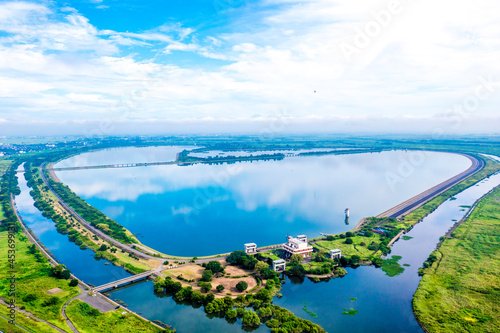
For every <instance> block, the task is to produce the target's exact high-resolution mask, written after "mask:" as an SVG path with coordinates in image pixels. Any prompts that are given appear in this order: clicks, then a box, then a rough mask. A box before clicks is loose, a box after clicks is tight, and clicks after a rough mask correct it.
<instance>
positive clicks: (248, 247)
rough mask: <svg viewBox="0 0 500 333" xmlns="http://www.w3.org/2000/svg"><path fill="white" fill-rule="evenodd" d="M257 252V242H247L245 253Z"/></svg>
mask: <svg viewBox="0 0 500 333" xmlns="http://www.w3.org/2000/svg"><path fill="white" fill-rule="evenodd" d="M256 252H257V244H255V243H246V244H245V253H246V254H249V253H256Z"/></svg>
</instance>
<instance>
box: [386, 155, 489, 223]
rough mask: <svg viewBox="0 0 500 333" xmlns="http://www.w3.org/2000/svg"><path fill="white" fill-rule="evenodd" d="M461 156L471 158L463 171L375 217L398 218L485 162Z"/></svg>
mask: <svg viewBox="0 0 500 333" xmlns="http://www.w3.org/2000/svg"><path fill="white" fill-rule="evenodd" d="M459 155H462V156H465V157H467V158H468V159H470V160H471V162H472V165H471V166H470V167H469V168H468V169H467V170H465V171H464V172H461V173H459V174H458V175H456V176H454V177H451V178H450V179H448V180H445V181H444V182H442V183H440V184H438V185H436V186H433V187H431V188H430V189H428V190H427V191H424V192H422V193H420V194H418V195H416V196H414V197H413V198H410V199H408V200H406V201H404V202H402V203H400V204H399V205H396V206H394V207H392V208H390V209H388V210H386V211H385V212H383V213H380V214H378V215H377V216H376V217H379V218H380V217H393V218H400V217H401V216H403V215H406V214H408V213H409V212H411V211H413V210H415V209H417V208H418V207H420V206H422V205H423V204H424V203H426V202H427V201H429V200H431V199H433V198H434V197H436V196H438V195H440V194H441V193H443V192H445V191H446V190H448V189H449V188H451V187H452V186H454V185H456V184H458V183H460V182H461V181H462V180H464V179H465V178H468V177H470V176H472V175H473V174H475V173H477V172H479V171H481V170H482V169H483V168H484V166H485V163H484V161H483V160H482V159H480V158H477V157H475V156H473V155H469V154H459Z"/></svg>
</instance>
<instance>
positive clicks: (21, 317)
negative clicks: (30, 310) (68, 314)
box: [0, 305, 71, 333]
mask: <svg viewBox="0 0 500 333" xmlns="http://www.w3.org/2000/svg"><path fill="white" fill-rule="evenodd" d="M8 311H9V310H8V309H7V307H6V306H4V305H0V315H1V316H3V317H7V318H8ZM15 323H16V324H17V325H19V326H21V327H23V328H25V329H27V330H28V331H31V332H36V333H59V331H58V330H56V329H55V328H52V327H50V326H49V325H47V324H46V323H42V322H40V321H38V320H37V319H34V318H31V317H28V316H27V315H25V314H23V313H20V312H17V313H16V320H15ZM0 330H1V331H3V332H9V333H15V332H23V333H26V331H24V330H22V329H20V328H19V327H17V326H15V325H13V324H11V323H9V322H8V321H7V320H6V319H4V318H2V317H0ZM70 332H71V331H70Z"/></svg>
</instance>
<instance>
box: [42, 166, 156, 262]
mask: <svg viewBox="0 0 500 333" xmlns="http://www.w3.org/2000/svg"><path fill="white" fill-rule="evenodd" d="M44 166H45V163H44V164H42V166H41V170H42V172H40V175H41V176H42V180H43V182H44V183H45V185H47V188H48V189H49V191H50V192H52V194H54V196H55V197H56V198H57V200H59V203H60V204H61V206H62V207H63V208H64V209H65V210H66V211H67V212H68V213H70V214H71V215H73V217H74V218H75V219H76V220H77V221H78V222H80V223H81V224H82V225H83V226H84V227H85V229H87V230H89V231H90V232H92V233H93V234H96V235H97V236H99V237H100V238H101V239H104V240H106V241H107V242H110V243H112V244H113V245H114V246H116V247H117V248H119V249H120V250H123V251H125V252H128V253H132V254H133V255H135V256H137V257H139V258H142V259H153V260H161V258H159V257H154V256H151V255H148V254H145V253H142V252H141V251H138V250H136V249H134V248H132V247H131V246H129V245H126V244H123V243H121V242H119V241H117V240H116V239H114V238H112V237H110V236H108V235H107V234H105V233H104V232H102V231H101V230H99V229H97V228H95V227H93V226H92V225H91V224H90V223H89V222H87V220H85V219H84V218H83V217H81V216H80V215H79V214H78V213H77V212H75V211H74V210H73V208H71V207H70V206H68V205H67V204H66V203H65V202H64V201H63V200H62V199H61V197H59V195H58V194H57V193H56V192H55V191H54V190H53V189H52V187H50V185H49V182H48V181H47V178H45V174H44V173H43V168H44Z"/></svg>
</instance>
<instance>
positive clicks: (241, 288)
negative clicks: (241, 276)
mask: <svg viewBox="0 0 500 333" xmlns="http://www.w3.org/2000/svg"><path fill="white" fill-rule="evenodd" d="M247 288H248V283H246V282H245V281H240V282H238V283H237V284H236V289H238V291H240V292H242V291H245V290H246V289H247Z"/></svg>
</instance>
